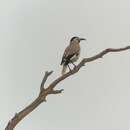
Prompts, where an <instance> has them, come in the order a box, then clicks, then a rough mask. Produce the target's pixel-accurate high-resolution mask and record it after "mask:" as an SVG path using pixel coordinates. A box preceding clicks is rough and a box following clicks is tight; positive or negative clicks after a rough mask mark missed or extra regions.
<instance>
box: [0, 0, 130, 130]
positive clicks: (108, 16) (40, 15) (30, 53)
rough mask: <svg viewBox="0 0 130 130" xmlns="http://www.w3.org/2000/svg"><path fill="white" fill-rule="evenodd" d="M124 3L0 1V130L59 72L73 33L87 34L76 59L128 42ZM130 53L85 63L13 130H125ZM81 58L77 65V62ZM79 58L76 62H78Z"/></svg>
mask: <svg viewBox="0 0 130 130" xmlns="http://www.w3.org/2000/svg"><path fill="white" fill-rule="evenodd" d="M129 5H130V1H129V0H55V1H54V0H35V1H34V0H0V79H1V80H0V88H1V91H0V102H1V107H0V129H1V130H3V129H4V128H5V126H6V125H7V122H8V121H9V120H10V119H11V117H12V116H14V114H15V113H16V112H19V111H21V110H22V109H23V108H24V107H25V106H27V105H28V104H30V103H31V102H32V101H33V100H34V99H35V98H36V96H37V94H38V92H39V86H40V83H41V80H42V78H43V75H44V72H45V71H46V70H48V71H49V70H54V73H53V75H52V76H51V77H50V79H49V80H48V82H47V83H46V84H47V85H48V84H49V83H51V82H52V81H53V80H54V79H55V78H56V77H57V76H59V75H60V73H61V66H60V62H61V57H62V54H63V51H64V49H65V47H66V46H67V45H68V43H69V40H70V38H71V37H72V36H75V35H76V36H79V37H84V38H86V39H87V41H86V42H83V43H81V47H82V50H81V58H80V60H81V59H82V58H83V57H89V56H93V55H95V54H97V53H98V52H99V51H101V50H103V49H105V48H107V47H115V48H118V47H124V46H126V45H130V6H129ZM129 59H130V51H125V52H119V53H112V54H108V55H106V56H104V58H103V59H99V60H97V61H94V62H91V63H88V64H87V65H86V67H84V68H82V69H81V70H80V72H79V73H78V74H76V75H74V76H73V77H70V78H68V79H66V80H64V81H63V82H62V83H60V84H58V86H57V87H58V88H61V89H64V92H63V93H62V94H60V95H52V96H49V97H48V98H47V102H46V103H43V104H41V105H40V106H39V107H38V108H37V109H35V110H34V111H33V112H32V113H31V114H30V115H28V116H27V117H26V118H25V119H24V120H22V121H21V122H20V123H19V124H18V125H17V127H16V128H15V130H36V129H37V130H44V129H45V130H130V79H129V77H130V60H129ZM80 60H79V61H80ZM79 61H78V62H79Z"/></svg>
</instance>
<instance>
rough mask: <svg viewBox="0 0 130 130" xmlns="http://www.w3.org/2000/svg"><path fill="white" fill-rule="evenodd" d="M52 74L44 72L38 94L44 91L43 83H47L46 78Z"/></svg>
mask: <svg viewBox="0 0 130 130" xmlns="http://www.w3.org/2000/svg"><path fill="white" fill-rule="evenodd" d="M52 73H53V71H50V72H48V71H46V72H45V75H44V78H43V80H42V83H41V86H40V92H41V91H43V90H44V85H45V82H46V81H47V78H48V77H49V76H50V75H51V74H52Z"/></svg>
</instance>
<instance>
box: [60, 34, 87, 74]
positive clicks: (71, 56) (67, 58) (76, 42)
mask: <svg viewBox="0 0 130 130" xmlns="http://www.w3.org/2000/svg"><path fill="white" fill-rule="evenodd" d="M83 40H86V39H85V38H80V37H77V36H74V37H72V38H71V39H70V43H69V45H68V46H67V47H66V49H65V51H64V53H63V56H62V60H61V65H62V66H63V68H62V72H61V74H62V75H64V74H65V73H66V70H67V67H68V68H69V70H70V71H71V68H70V66H69V64H73V66H74V67H76V65H75V64H74V62H76V61H77V60H78V59H79V56H80V50H81V49H80V42H81V41H83Z"/></svg>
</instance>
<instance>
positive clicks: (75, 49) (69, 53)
mask: <svg viewBox="0 0 130 130" xmlns="http://www.w3.org/2000/svg"><path fill="white" fill-rule="evenodd" d="M79 52H80V46H79V45H78V44H73V45H69V46H68V47H67V48H66V49H65V51H64V54H63V57H62V61H61V65H62V64H63V63H64V62H65V61H66V59H71V58H72V57H73V56H74V55H77V54H79Z"/></svg>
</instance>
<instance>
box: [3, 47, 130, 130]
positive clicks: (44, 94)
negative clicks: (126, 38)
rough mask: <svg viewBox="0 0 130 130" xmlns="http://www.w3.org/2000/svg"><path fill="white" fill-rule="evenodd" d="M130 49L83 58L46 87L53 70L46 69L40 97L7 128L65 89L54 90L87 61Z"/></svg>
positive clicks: (10, 127)
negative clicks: (50, 96)
mask: <svg viewBox="0 0 130 130" xmlns="http://www.w3.org/2000/svg"><path fill="white" fill-rule="evenodd" d="M128 49H130V46H126V47H123V48H117V49H114V48H108V49H105V50H103V51H101V52H100V53H98V54H97V55H94V56H92V57H90V58H84V59H82V61H81V62H80V63H79V64H78V65H77V66H76V67H75V68H74V69H73V70H72V71H69V72H68V73H66V74H64V75H62V76H60V77H58V78H57V79H55V80H54V81H53V82H52V83H51V84H50V85H49V86H48V87H47V88H45V87H44V86H45V82H46V80H47V79H48V77H49V76H50V75H51V74H52V72H53V71H50V72H48V71H46V72H45V75H44V78H43V80H42V83H41V86H40V92H39V95H38V97H37V98H36V99H35V100H34V101H33V102H32V103H31V104H30V105H28V106H27V107H26V108H24V109H23V110H22V111H20V112H18V113H16V114H15V115H14V117H13V118H12V119H11V120H10V121H9V122H8V124H7V126H6V128H5V130H13V129H14V128H15V126H16V125H17V124H18V123H19V122H20V121H21V120H22V119H23V118H24V117H26V116H27V115H28V114H29V113H31V112H32V111H33V110H34V109H35V108H37V107H38V106H39V105H40V104H41V103H42V102H45V101H46V97H47V96H48V95H49V94H59V93H61V92H62V91H63V89H61V90H54V88H55V87H56V85H57V84H58V83H59V82H61V81H62V80H64V79H66V78H67V77H69V76H71V75H74V74H75V73H77V72H78V71H79V70H80V68H81V67H82V66H84V65H85V63H87V62H92V61H94V60H97V59H99V58H102V57H103V56H104V55H105V54H107V53H109V52H120V51H125V50H128Z"/></svg>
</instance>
